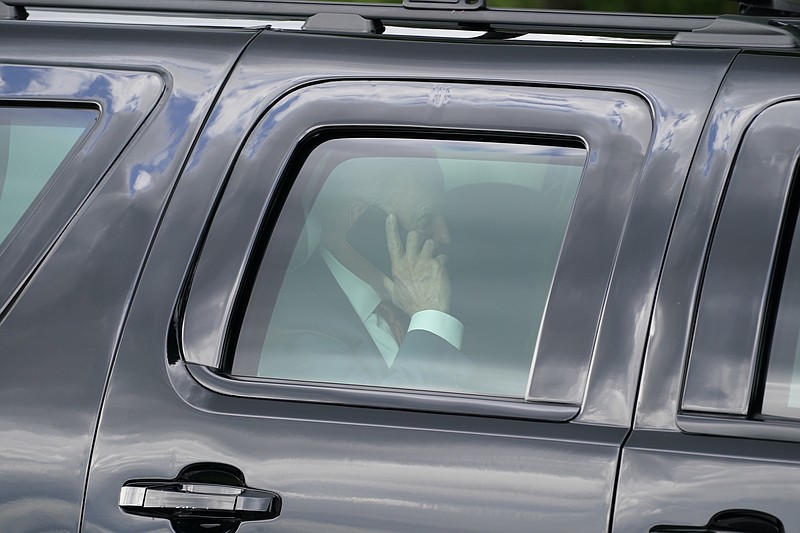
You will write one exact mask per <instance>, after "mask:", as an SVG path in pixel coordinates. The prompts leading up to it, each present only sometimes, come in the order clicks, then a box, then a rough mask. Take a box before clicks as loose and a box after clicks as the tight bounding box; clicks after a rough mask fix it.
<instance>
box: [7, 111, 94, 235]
mask: <svg viewBox="0 0 800 533" xmlns="http://www.w3.org/2000/svg"><path fill="white" fill-rule="evenodd" d="M96 118H97V112H95V111H91V110H84V109H57V108H22V107H4V108H3V107H0V242H2V241H3V240H4V239H5V238H6V237H7V236H8V235H9V234H10V233H11V230H12V229H13V228H14V226H15V225H16V224H17V222H18V221H19V220H20V219H22V217H23V215H24V214H25V212H26V211H27V210H28V208H29V207H30V206H31V205H32V204H33V202H34V200H35V199H36V197H37V195H38V194H39V193H40V192H41V191H42V190H43V189H44V187H45V184H47V182H48V181H49V179H50V177H51V176H53V175H54V173H55V172H56V170H57V169H58V167H59V166H60V165H61V163H62V162H63V161H64V160H65V159H66V157H67V156H68V154H69V153H70V151H71V150H72V149H73V147H74V146H75V145H76V144H77V142H78V139H80V138H81V136H82V135H83V133H84V132H85V131H86V130H87V129H88V128H89V126H90V125H91V124H92V123H94V121H95V119H96Z"/></svg>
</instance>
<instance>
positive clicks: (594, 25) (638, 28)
mask: <svg viewBox="0 0 800 533" xmlns="http://www.w3.org/2000/svg"><path fill="white" fill-rule="evenodd" d="M2 1H3V2H5V3H6V4H8V5H12V6H20V7H23V6H24V7H27V8H29V9H31V8H54V9H65V10H73V9H74V10H97V11H102V12H109V13H110V12H128V13H137V12H138V13H148V14H153V13H163V14H177V15H200V16H228V17H230V16H246V17H256V18H258V17H273V18H293V17H296V18H307V17H310V16H312V15H316V14H318V13H346V14H356V15H359V16H361V17H363V18H365V19H371V20H379V21H382V22H383V23H384V24H387V23H394V24H397V23H400V24H402V23H404V22H405V23H409V22H413V23H423V22H424V23H435V24H437V25H454V26H457V27H465V26H466V27H478V28H482V29H486V28H488V27H490V26H493V25H509V26H514V27H521V28H526V29H528V30H529V29H531V28H537V29H542V30H544V31H551V32H552V31H558V30H562V31H564V32H567V33H581V32H582V31H583V32H595V33H596V32H607V33H615V32H616V33H619V32H632V33H636V34H642V35H647V34H659V33H660V34H675V33H677V32H681V31H692V30H695V29H698V28H703V27H705V26H708V25H709V24H710V23H711V22H713V21H714V19H715V17H713V16H685V15H649V14H642V13H599V12H588V11H554V10H524V9H499V8H498V9H489V8H481V7H482V6H481V5H480V3H477V4H471V3H470V5H474V6H478V8H475V9H463V8H460V7H453V6H454V4H452V3H449V2H434V1H432V0H422V1H421V2H420V3H421V4H424V8H422V9H418V8H409V7H404V6H402V5H399V4H376V3H373V4H369V3H357V2H327V1H324V2H321V1H313V0H312V1H309V0H275V1H273V0H113V1H110V0H2ZM454 1H457V2H462V0H454ZM412 3H413V4H414V5H418V4H417V3H416V2H410V4H412ZM464 3H467V2H466V1H464ZM456 5H460V4H456Z"/></svg>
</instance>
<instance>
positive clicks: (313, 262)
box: [259, 252, 472, 390]
mask: <svg viewBox="0 0 800 533" xmlns="http://www.w3.org/2000/svg"><path fill="white" fill-rule="evenodd" d="M471 369H472V364H471V362H470V360H469V358H468V357H466V356H465V355H464V354H462V353H461V352H460V351H459V350H457V349H456V348H455V347H453V345H451V344H450V343H448V342H447V341H445V340H444V339H442V338H441V337H439V336H438V335H435V334H433V333H430V332H428V331H422V330H413V331H410V332H408V334H407V335H406V336H405V339H404V340H403V343H402V345H401V346H400V350H399V352H398V353H397V357H396V358H395V360H394V363H393V365H392V367H391V368H389V367H388V366H387V364H386V361H385V360H384V358H383V357H382V356H381V354H380V351H379V350H378V347H377V346H376V345H375V342H374V341H373V340H372V337H370V335H369V333H368V332H367V329H366V327H365V326H364V324H363V323H362V322H361V319H360V318H359V317H358V315H357V314H356V312H355V310H353V307H352V306H351V305H350V302H349V301H348V300H347V297H346V296H345V294H344V292H343V291H342V289H341V288H340V287H339V285H338V283H336V279H335V278H334V277H333V274H331V272H330V270H329V269H328V267H327V265H326V264H325V262H324V261H323V260H322V256H321V255H320V253H319V252H317V253H315V254H314V255H312V257H311V258H310V259H309V260H308V261H306V263H304V264H303V265H302V266H300V267H299V268H298V269H297V270H295V271H292V272H289V273H288V274H287V275H286V278H285V279H284V283H283V287H282V288H281V292H280V296H279V297H278V301H277V303H276V306H275V310H274V312H273V314H272V319H271V320H270V325H269V330H268V331H267V336H266V340H265V343H264V347H263V350H262V354H261V363H260V365H259V375H261V376H265V377H274V378H286V379H298V380H308V381H322V382H335V383H352V384H363V385H382V386H390V387H404V388H415V389H430V390H463V387H464V383H463V381H464V380H465V379H466V378H467V375H468V374H469V372H470V371H471Z"/></svg>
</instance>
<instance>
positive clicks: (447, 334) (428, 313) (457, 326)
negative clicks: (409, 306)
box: [408, 309, 464, 350]
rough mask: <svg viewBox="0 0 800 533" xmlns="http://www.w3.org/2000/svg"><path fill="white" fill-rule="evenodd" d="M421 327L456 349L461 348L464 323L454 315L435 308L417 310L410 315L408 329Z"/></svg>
mask: <svg viewBox="0 0 800 533" xmlns="http://www.w3.org/2000/svg"><path fill="white" fill-rule="evenodd" d="M414 329H422V330H425V331H430V332H431V333H433V334H434V335H438V336H439V337H441V338H443V339H444V340H446V341H447V342H449V343H450V344H452V345H453V346H454V347H455V348H456V350H460V349H461V340H462V339H463V337H464V324H462V323H461V321H460V320H458V319H457V318H456V317H454V316H451V315H448V314H447V313H443V312H441V311H436V310H435V309H425V310H423V311H417V312H416V313H414V314H413V315H412V316H411V322H410V323H409V325H408V331H411V330H414Z"/></svg>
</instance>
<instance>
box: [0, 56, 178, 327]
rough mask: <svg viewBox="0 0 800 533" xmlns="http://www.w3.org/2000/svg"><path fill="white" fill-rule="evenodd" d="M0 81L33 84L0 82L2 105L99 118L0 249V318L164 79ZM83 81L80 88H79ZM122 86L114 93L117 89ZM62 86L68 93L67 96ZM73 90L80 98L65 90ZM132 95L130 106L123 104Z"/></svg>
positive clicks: (9, 69) (145, 74)
mask: <svg viewBox="0 0 800 533" xmlns="http://www.w3.org/2000/svg"><path fill="white" fill-rule="evenodd" d="M0 78H2V79H6V78H9V79H15V78H16V80H18V79H27V78H30V79H35V80H36V81H37V82H38V83H36V84H32V85H31V84H29V85H30V86H25V87H22V88H21V87H20V86H19V85H20V84H19V83H18V82H15V83H5V84H0V105H8V106H12V105H13V106H18V107H59V108H80V109H96V110H97V111H98V116H97V118H96V121H95V123H94V124H93V125H92V127H90V128H88V129H87V131H86V132H84V134H83V136H82V138H81V139H80V140H79V142H78V143H76V145H75V146H74V147H73V150H72V151H71V153H70V154H69V155H68V156H67V157H66V158H65V159H64V161H62V164H61V165H60V166H59V168H58V169H57V170H56V171H55V172H54V173H53V176H52V177H51V178H50V180H49V182H48V183H47V184H46V185H45V187H44V189H43V190H42V191H41V192H40V195H39V196H37V198H36V199H35V200H34V202H33V203H32V204H31V206H30V207H29V208H28V210H27V211H26V214H25V215H23V218H22V219H21V220H20V221H18V223H17V225H16V226H15V229H14V230H12V233H10V234H9V236H8V238H6V239H5V240H4V242H3V243H2V244H1V245H0V261H2V260H3V259H5V258H11V257H13V261H7V262H6V263H5V266H6V267H7V268H2V269H0V316H2V314H3V312H4V311H5V309H6V308H7V307H8V306H10V305H11V304H12V303H13V301H14V298H15V296H16V295H17V294H18V293H19V292H20V291H22V290H23V288H24V287H25V285H26V283H27V281H28V280H29V279H30V278H31V276H32V275H33V274H34V272H35V271H36V269H37V268H38V266H39V265H40V264H41V262H42V261H43V260H44V258H45V256H46V255H47V253H48V251H49V250H50V248H51V247H52V246H53V245H54V244H55V242H56V240H57V239H58V236H59V235H60V234H61V232H62V231H63V230H64V228H65V227H66V226H67V225H68V224H69V221H70V220H71V219H72V218H73V217H74V216H75V214H76V213H77V212H78V210H79V209H80V207H81V206H82V205H83V204H84V203H85V202H86V201H87V198H88V197H89V195H90V194H91V191H92V190H94V188H95V187H96V186H97V184H98V183H99V182H100V180H101V178H102V177H103V176H104V175H105V174H106V172H107V171H108V170H109V169H110V168H111V166H112V165H113V164H114V162H115V161H116V160H117V158H118V156H119V154H120V153H121V152H122V150H123V149H124V147H125V146H127V143H128V141H129V140H130V139H131V138H132V137H133V135H134V133H135V132H136V131H137V130H138V128H139V127H140V126H141V124H142V123H143V122H144V121H145V120H146V118H147V117H148V116H149V114H150V112H151V111H152V110H153V109H154V108H155V106H156V105H157V103H158V101H159V99H160V98H161V97H162V96H163V94H164V89H165V87H166V82H165V79H164V78H163V77H162V75H161V74H158V73H155V72H151V71H145V70H141V71H126V70H108V69H103V70H100V69H95V68H89V67H61V66H42V65H36V66H27V65H14V64H0ZM78 82H82V83H78ZM120 86H123V87H126V89H127V90H126V91H125V93H124V94H115V93H116V92H117V91H113V90H112V89H113V88H114V87H120ZM64 87H67V89H66V91H67V92H65V89H64ZM73 87H78V89H74V90H75V91H78V90H80V92H78V93H73V92H70V91H72V90H73V89H71V88H73ZM134 95H135V96H136V99H135V102H136V103H135V105H133V104H132V101H133V100H132V101H125V100H123V99H124V98H128V97H131V96H134Z"/></svg>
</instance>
